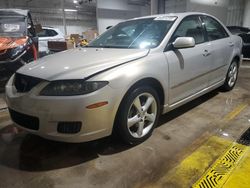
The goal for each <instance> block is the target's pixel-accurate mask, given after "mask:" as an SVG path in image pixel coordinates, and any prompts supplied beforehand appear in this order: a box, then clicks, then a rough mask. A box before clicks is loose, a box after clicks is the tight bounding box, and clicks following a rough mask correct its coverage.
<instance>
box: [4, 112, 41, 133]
mask: <svg viewBox="0 0 250 188" xmlns="http://www.w3.org/2000/svg"><path fill="white" fill-rule="evenodd" d="M9 112H10V117H11V119H12V120H13V121H14V122H15V123H17V124H18V125H20V126H22V127H25V128H27V129H32V130H38V129H39V119H38V118H37V117H34V116H30V115H26V114H22V113H20V112H16V111H14V110H12V109H9Z"/></svg>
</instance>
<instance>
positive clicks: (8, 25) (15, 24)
mask: <svg viewBox="0 0 250 188" xmlns="http://www.w3.org/2000/svg"><path fill="white" fill-rule="evenodd" d="M26 29H27V28H26V23H25V17H1V18H0V37H22V36H26Z"/></svg>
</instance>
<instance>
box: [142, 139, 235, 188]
mask: <svg viewBox="0 0 250 188" xmlns="http://www.w3.org/2000/svg"><path fill="white" fill-rule="evenodd" d="M231 144H232V142H231V141H229V140H226V139H223V138H220V137H217V136H212V137H210V138H209V139H208V140H207V141H206V142H205V143H204V144H202V145H201V146H200V147H199V148H197V149H196V150H195V151H194V152H193V153H192V154H191V155H189V156H187V157H186V158H185V159H184V160H182V161H181V162H180V164H178V165H177V166H176V167H175V168H173V169H171V170H169V171H168V172H167V173H166V174H164V176H162V177H161V178H160V179H159V180H158V181H157V182H153V183H152V184H147V185H143V186H138V187H143V188H158V187H169V188H172V187H173V188H188V187H191V186H192V184H193V183H195V182H196V181H197V180H198V179H199V178H200V177H201V176H202V175H203V174H204V173H205V172H206V169H208V168H209V166H210V165H211V164H213V162H214V161H215V160H216V159H217V158H218V157H219V156H221V155H222V154H224V153H225V151H227V149H228V148H229V147H230V146H231Z"/></svg>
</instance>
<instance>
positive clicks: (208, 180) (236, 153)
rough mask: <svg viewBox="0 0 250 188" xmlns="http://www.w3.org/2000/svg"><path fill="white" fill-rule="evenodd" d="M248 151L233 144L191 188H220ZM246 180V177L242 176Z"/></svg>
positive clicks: (245, 147) (246, 148) (244, 147)
mask: <svg viewBox="0 0 250 188" xmlns="http://www.w3.org/2000/svg"><path fill="white" fill-rule="evenodd" d="M247 150H248V147H247V146H244V145H241V144H237V143H233V144H232V146H231V147H230V148H229V149H228V150H227V151H226V152H225V153H224V154H223V155H222V156H221V157H219V158H218V159H217V160H216V162H215V163H214V164H213V165H212V166H211V167H210V168H209V169H208V170H207V171H206V173H205V174H204V175H203V176H202V177H201V178H200V179H199V180H198V181H197V182H196V183H195V184H194V185H193V186H192V187H193V188H218V187H222V186H223V185H224V184H225V183H226V181H227V180H228V178H229V177H230V175H231V174H232V172H233V170H234V169H235V168H236V166H237V165H238V163H239V162H240V161H241V159H242V157H243V156H244V155H245V153H246V151H247ZM243 177H244V178H246V176H243Z"/></svg>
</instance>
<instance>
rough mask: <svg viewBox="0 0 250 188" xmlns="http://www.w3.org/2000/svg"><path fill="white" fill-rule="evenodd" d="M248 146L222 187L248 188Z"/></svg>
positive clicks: (249, 171) (249, 183)
mask: <svg viewBox="0 0 250 188" xmlns="http://www.w3.org/2000/svg"><path fill="white" fill-rule="evenodd" d="M249 173H250V148H248V151H247V153H246V154H245V156H244V157H243V158H242V160H241V161H240V162H239V164H238V165H237V166H236V168H235V169H234V171H233V173H231V176H230V177H229V178H228V180H227V182H226V183H225V184H224V185H223V188H234V187H235V188H249V187H250V178H249Z"/></svg>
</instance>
